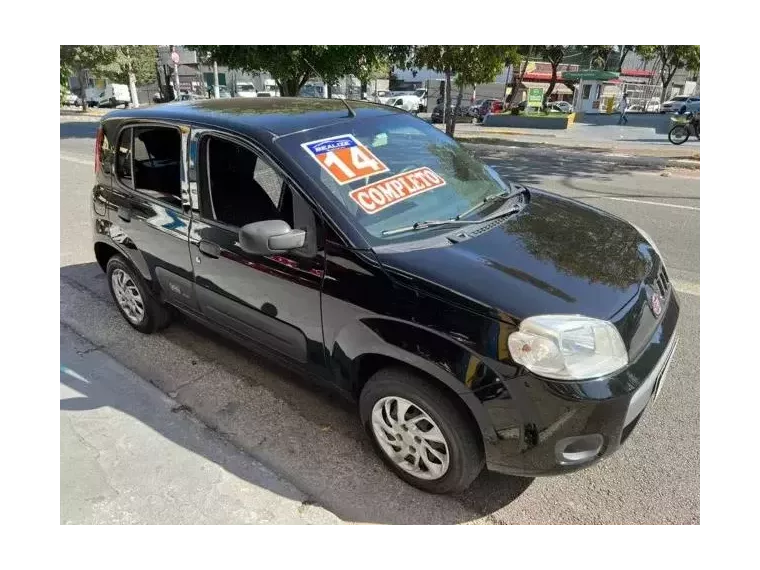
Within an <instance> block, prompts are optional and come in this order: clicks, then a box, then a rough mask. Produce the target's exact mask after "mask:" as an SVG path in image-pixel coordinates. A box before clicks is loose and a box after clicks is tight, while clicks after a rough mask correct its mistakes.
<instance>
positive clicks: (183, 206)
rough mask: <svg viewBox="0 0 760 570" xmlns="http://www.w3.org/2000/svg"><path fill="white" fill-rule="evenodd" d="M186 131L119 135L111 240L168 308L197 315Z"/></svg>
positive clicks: (130, 130) (147, 129)
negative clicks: (156, 288) (154, 286)
mask: <svg viewBox="0 0 760 570" xmlns="http://www.w3.org/2000/svg"><path fill="white" fill-rule="evenodd" d="M188 134H189V128H187V127H185V128H184V129H183V128H182V127H180V126H174V125H166V124H155V125H152V124H146V123H140V124H139V125H126V126H125V127H123V128H122V129H121V131H120V133H119V135H118V138H117V144H116V153H115V155H116V157H115V169H114V175H113V178H112V179H113V181H114V183H113V184H112V189H111V192H110V196H109V197H108V202H109V204H110V211H109V213H108V219H109V222H110V223H111V231H110V233H111V236H112V238H113V239H114V241H116V242H117V243H118V244H119V245H120V246H121V249H122V251H123V252H124V253H125V254H126V255H127V256H128V257H130V259H131V261H132V263H133V264H134V265H135V266H136V267H137V268H138V269H139V270H140V271H141V272H142V273H143V276H144V277H146V278H147V279H148V280H149V281H152V282H154V283H155V282H157V283H158V284H159V285H160V288H161V289H162V291H163V293H164V295H165V296H166V298H167V299H169V300H170V301H171V302H173V303H175V304H179V305H183V306H186V307H188V308H190V309H195V310H197V305H196V303H195V299H194V295H193V292H192V289H193V281H192V280H193V268H192V265H191V263H190V253H189V250H188V235H189V230H190V215H191V211H190V200H189V194H188V192H187V175H186V166H185V162H186V150H185V149H186V148H187V138H188Z"/></svg>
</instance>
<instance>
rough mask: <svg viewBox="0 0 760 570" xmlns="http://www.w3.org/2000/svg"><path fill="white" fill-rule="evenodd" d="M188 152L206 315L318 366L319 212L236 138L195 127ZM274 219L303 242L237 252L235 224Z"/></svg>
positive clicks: (196, 264) (199, 286)
mask: <svg viewBox="0 0 760 570" xmlns="http://www.w3.org/2000/svg"><path fill="white" fill-rule="evenodd" d="M190 155H191V157H193V161H192V162H191V185H190V193H191V195H193V196H194V198H195V199H194V203H193V208H194V209H197V214H196V215H194V218H193V225H192V229H191V235H190V252H191V260H192V264H193V271H194V276H195V290H196V293H197V295H198V301H199V304H200V308H201V311H202V312H203V314H204V316H206V317H207V318H208V319H209V320H211V321H214V322H215V323H216V324H218V325H221V326H223V327H225V328H227V329H230V330H233V331H235V332H237V333H239V334H241V335H243V336H245V337H246V338H248V339H250V340H252V341H254V342H255V343H257V344H259V345H263V346H265V347H267V348H269V349H272V350H274V351H275V352H276V353H278V354H280V355H283V356H286V357H289V358H291V359H292V360H294V361H296V362H298V363H300V364H302V365H305V366H307V367H316V368H320V369H321V368H322V367H323V366H324V355H323V350H322V341H323V339H322V318H321V308H320V292H321V283H322V277H323V269H324V256H323V254H322V253H321V252H320V250H321V249H322V247H321V246H320V245H319V243H320V242H321V239H322V238H321V230H320V228H321V227H322V222H321V219H320V217H319V216H318V215H316V213H315V212H314V210H313V209H312V207H311V206H310V205H309V204H308V202H307V201H306V200H305V199H304V198H303V197H302V195H301V194H300V193H299V191H298V190H297V189H296V188H295V187H294V185H293V184H292V182H289V181H288V179H287V177H286V176H285V175H284V173H283V172H282V171H281V170H279V168H277V167H275V166H274V163H273V162H272V161H270V160H268V159H267V158H265V157H264V156H263V155H262V153H260V152H258V151H256V150H255V149H254V148H253V146H250V145H249V144H248V143H247V142H245V141H243V140H242V139H238V138H234V137H230V136H229V135H225V134H221V133H216V132H212V131H208V130H199V131H196V132H194V133H193V135H192V137H191V143H190ZM196 180H197V185H196ZM273 219H280V220H284V221H286V222H288V224H290V226H291V227H294V228H299V229H303V230H305V231H306V244H305V246H304V247H303V248H301V249H299V250H295V251H290V252H287V253H284V254H281V255H269V256H265V255H253V254H250V253H247V252H245V251H243V249H242V248H241V247H240V245H239V243H238V234H239V229H240V228H241V227H242V226H244V225H245V224H248V223H252V222H258V221H263V220H273Z"/></svg>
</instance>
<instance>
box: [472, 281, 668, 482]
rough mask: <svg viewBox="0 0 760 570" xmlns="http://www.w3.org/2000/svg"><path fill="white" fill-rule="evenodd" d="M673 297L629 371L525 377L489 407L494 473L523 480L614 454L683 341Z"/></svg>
mask: <svg viewBox="0 0 760 570" xmlns="http://www.w3.org/2000/svg"><path fill="white" fill-rule="evenodd" d="M679 311H680V308H679V305H678V300H677V298H676V295H675V292H673V291H671V294H670V295H669V299H668V303H667V306H666V311H665V313H664V315H663V316H662V318H661V320H660V322H659V323H658V325H657V327H656V329H655V331H654V334H652V337H651V339H650V341H649V343H648V345H647V346H646V347H645V348H644V350H643V351H642V352H641V353H640V354H639V356H638V357H637V358H636V360H635V361H633V362H631V363H630V364H629V365H628V367H626V368H625V369H624V370H623V371H621V372H619V373H617V374H615V375H612V376H609V377H605V378H601V379H595V380H589V381H585V382H576V383H570V382H557V381H549V380H546V379H543V378H539V377H537V376H535V375H533V374H530V373H526V374H523V375H521V376H517V377H516V378H513V379H511V380H508V381H506V385H507V388H508V391H507V392H505V394H508V395H507V396H504V395H502V396H501V397H499V398H494V399H493V400H490V401H485V402H483V404H484V406H485V407H486V409H487V411H488V413H489V415H490V417H491V420H492V422H493V425H494V428H495V432H496V439H495V440H490V441H486V442H485V451H486V463H487V466H488V468H489V469H490V470H492V471H499V472H502V473H507V474H510V475H521V476H531V477H532V476H545V475H558V474H562V473H569V472H572V471H576V470H578V469H582V468H585V467H588V466H590V465H592V464H594V463H595V462H597V461H599V460H600V459H602V458H603V457H607V456H609V455H611V454H612V453H614V452H615V451H616V450H617V449H618V448H619V447H620V446H621V445H622V444H623V443H624V442H625V441H626V439H627V438H628V437H629V436H630V434H631V432H632V431H633V429H634V428H635V427H636V425H637V424H638V421H639V419H640V418H641V417H642V416H643V414H644V412H645V411H646V410H647V409H648V408H649V407H650V405H651V404H652V403H653V402H654V401H655V400H656V399H657V397H658V396H659V394H660V392H661V389H662V386H663V383H664V381H665V378H666V375H667V373H668V369H669V367H670V363H671V362H672V358H673V354H674V353H675V350H676V346H677V344H678V337H677V334H676V325H677V321H678V315H679Z"/></svg>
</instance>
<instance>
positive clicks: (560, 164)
mask: <svg viewBox="0 0 760 570" xmlns="http://www.w3.org/2000/svg"><path fill="white" fill-rule="evenodd" d="M471 150H473V151H474V153H475V154H476V155H477V156H478V157H479V158H480V159H481V160H483V161H485V162H486V163H487V164H489V165H490V166H492V167H494V168H495V169H496V171H497V172H498V173H499V174H500V175H501V176H502V177H504V178H505V179H507V180H511V181H513V182H519V183H521V184H526V185H538V186H541V185H543V184H544V182H545V179H546V178H549V177H557V178H560V179H564V180H573V179H574V180H576V181H578V180H584V179H592V180H594V181H595V182H599V181H602V182H604V181H612V177H613V176H624V175H630V174H633V173H637V172H664V171H665V170H667V168H666V167H665V165H664V164H661V165H658V164H646V165H644V164H641V165H635V164H620V163H617V162H609V161H605V160H604V157H595V156H589V155H586V154H583V153H573V152H552V150H551V149H546V150H545V151H541V152H535V151H530V152H526V151H524V150H521V149H519V148H518V149H500V148H498V147H490V148H489V147H488V146H486V145H477V146H475V147H474V148H472V149H471ZM546 189H547V190H551V188H546ZM584 191H586V190H584ZM618 195H620V196H623V194H615V196H618Z"/></svg>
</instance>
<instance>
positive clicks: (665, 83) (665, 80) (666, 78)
mask: <svg viewBox="0 0 760 570" xmlns="http://www.w3.org/2000/svg"><path fill="white" fill-rule="evenodd" d="M672 69H673V70H672V71H671V72H669V73H667V74H666V73H665V66H664V65H663V66H662V71H660V79H661V80H662V92H661V93H660V103H661V104H662V103H664V102H665V101H666V99H665V97H666V96H667V92H668V87H669V86H670V82H671V81H673V77H674V76H675V74H676V71H678V69H677V68H676V67H675V66H673V68H672Z"/></svg>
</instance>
